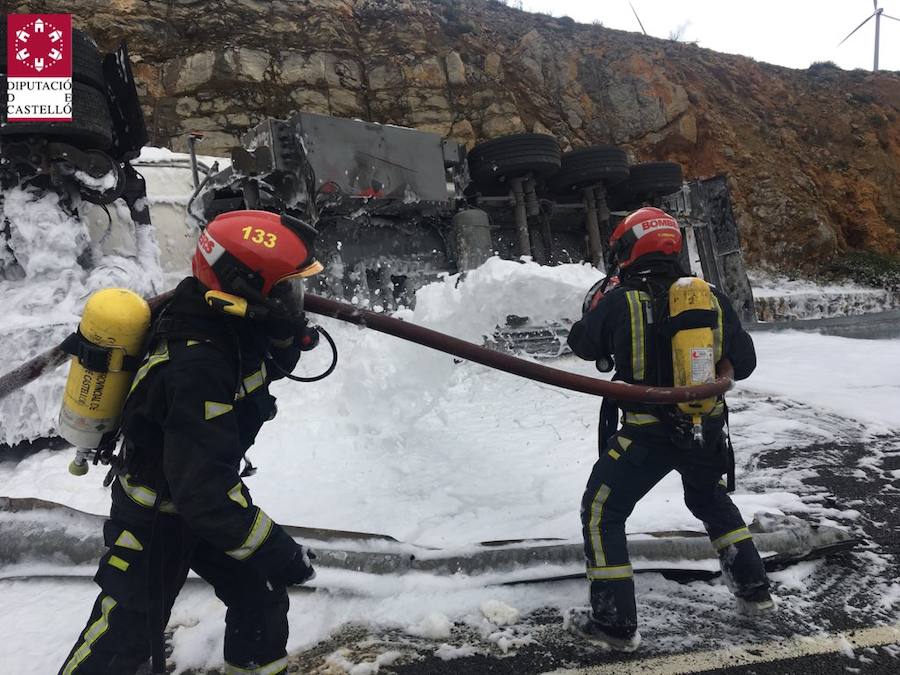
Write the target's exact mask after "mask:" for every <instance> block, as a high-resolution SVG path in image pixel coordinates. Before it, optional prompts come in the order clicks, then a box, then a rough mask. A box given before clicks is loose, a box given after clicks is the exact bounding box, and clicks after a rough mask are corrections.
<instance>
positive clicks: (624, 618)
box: [581, 416, 769, 630]
mask: <svg viewBox="0 0 900 675" xmlns="http://www.w3.org/2000/svg"><path fill="white" fill-rule="evenodd" d="M626 419H627V416H626ZM724 445H725V444H724V437H723V434H722V432H721V431H719V430H716V432H715V434H712V437H711V438H707V441H706V442H705V443H704V447H703V448H700V447H694V448H690V449H681V448H679V447H678V446H676V445H675V443H674V442H673V441H672V440H671V435H670V432H669V429H668V427H667V426H666V425H664V424H662V423H656V424H652V423H651V424H648V425H646V426H638V425H631V424H628V423H627V421H626V424H625V425H624V426H623V427H622V428H621V429H620V430H619V431H618V432H617V433H616V434H615V435H614V436H613V437H612V438H611V439H610V442H609V445H608V447H607V448H606V449H605V450H603V451H602V453H601V456H600V458H599V459H598V460H597V462H596V464H594V468H593V470H592V471H591V476H590V478H589V480H588V483H587V488H586V489H585V492H584V497H583V498H582V501H581V524H582V534H583V536H584V552H585V557H586V561H587V578H588V580H589V581H590V601H591V609H592V612H593V615H594V619H595V620H596V621H597V622H598V623H599V624H601V625H603V626H607V627H611V628H620V629H624V630H629V629H633V628H636V627H637V608H636V605H635V599H634V573H633V571H632V568H631V563H630V560H629V557H628V547H627V545H626V541H625V521H626V519H627V518H628V516H629V515H631V512H632V510H633V509H634V507H635V504H637V502H638V501H639V500H640V499H641V498H642V497H643V496H644V495H645V494H647V492H649V491H650V489H651V488H652V487H653V486H654V485H656V484H657V483H658V482H659V481H660V480H662V479H663V477H665V476H666V474H668V473H669V472H670V471H672V470H676V471H678V472H679V473H680V474H681V480H682V483H683V485H684V502H685V504H686V505H687V507H688V508H689V509H690V511H691V513H693V514H694V516H696V517H697V518H698V519H699V520H700V521H702V522H703V525H704V526H705V528H706V531H707V533H708V534H709V538H710V540H711V541H712V545H713V547H714V548H715V549H716V551H718V555H719V560H720V563H721V566H722V572H723V575H724V577H725V580H726V583H728V585H729V587H730V588H731V590H732V592H733V593H734V594H735V595H737V596H739V597H743V596H747V595H750V594H752V593H753V592H754V591H756V590H758V589H759V588H768V585H769V581H768V578H767V577H766V572H765V568H764V567H763V564H762V560H761V559H760V557H759V553H757V551H756V547H755V546H754V544H753V540H752V538H751V535H750V531H749V530H748V529H747V527H746V525H745V524H744V521H743V519H742V518H741V514H740V512H739V511H738V509H737V507H736V506H735V505H734V503H733V502H732V501H731V499H730V498H729V497H728V494H727V493H726V491H725V481H724V480H722V476H723V474H724V473H725V472H726V471H727V469H728V456H727V452H726V451H725V447H724Z"/></svg>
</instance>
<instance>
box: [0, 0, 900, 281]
mask: <svg viewBox="0 0 900 675" xmlns="http://www.w3.org/2000/svg"><path fill="white" fill-rule="evenodd" d="M0 8H2V9H3V10H5V11H6V12H10V13H11V12H24V11H36V12H43V11H59V9H60V5H59V3H57V2H40V1H35V2H16V1H15V0H0ZM65 10H66V11H70V12H72V13H73V14H74V15H75V25H76V26H78V27H80V28H83V29H85V30H87V31H88V32H90V33H91V34H92V35H93V36H94V38H95V39H96V40H97V41H98V43H100V45H101V47H103V48H105V49H110V48H112V47H113V46H115V45H117V44H118V43H119V41H121V40H123V39H125V40H127V41H128V43H129V46H130V50H131V53H132V57H133V60H134V62H135V73H136V76H137V78H138V79H139V80H140V90H141V94H142V96H143V101H144V103H145V109H146V116H147V121H148V126H149V128H150V130H151V137H152V142H153V143H155V144H159V145H165V146H169V147H171V148H173V149H184V148H185V146H186V137H185V134H186V132H188V131H190V130H202V131H205V132H206V133H207V140H206V141H205V142H204V145H203V146H202V147H203V152H205V153H215V152H224V151H225V150H226V148H227V147H229V146H231V145H233V144H235V143H236V138H237V136H238V135H239V134H240V133H241V132H242V131H244V130H245V129H246V128H247V127H248V126H250V125H252V124H254V123H255V122H257V121H259V120H261V119H262V118H264V117H266V116H286V115H287V114H288V113H289V112H290V111H292V110H297V109H302V110H305V111H309V112H320V113H328V114H332V115H338V116H344V117H360V118H363V119H367V120H372V121H376V122H389V123H392V124H399V125H404V126H412V127H417V128H420V129H425V130H429V131H434V132H437V133H439V134H442V135H447V136H451V137H454V138H456V139H458V140H460V141H462V142H465V143H467V144H468V145H470V146H471V145H473V144H474V143H476V142H478V141H480V140H484V139H487V138H491V137H494V136H498V135H501V134H507V133H515V132H522V131H535V132H543V133H552V134H554V135H555V136H557V137H558V138H559V139H560V141H561V142H562V144H563V147H564V149H566V148H568V147H580V146H584V145H589V144H591V143H598V142H602V143H609V142H611V143H616V144H618V145H621V146H622V147H624V148H625V149H627V150H628V151H629V153H630V154H631V156H632V159H633V161H635V162H638V161H647V160H652V159H669V160H674V161H678V162H680V163H681V164H682V165H683V166H684V169H685V174H686V175H687V176H688V177H692V178H693V177H702V176H709V175H713V174H717V173H726V174H728V175H729V177H730V180H731V187H732V194H733V197H734V201H735V208H736V215H737V217H738V221H739V223H740V226H741V230H742V233H743V237H744V244H745V250H746V252H747V254H748V257H749V258H750V260H751V261H755V262H770V263H786V264H794V263H798V262H800V263H805V262H810V261H812V262H816V261H822V260H825V259H827V258H829V257H830V256H832V255H834V254H837V253H840V252H842V251H846V250H848V249H867V250H871V251H875V252H881V253H888V254H897V253H900V118H898V115H900V76H898V75H897V74H894V73H879V74H877V75H873V74H870V73H867V72H864V71H854V72H845V71H841V70H839V69H837V68H836V67H834V66H831V65H828V64H821V65H818V66H815V67H812V68H810V69H808V70H790V69H786V68H781V67H776V66H770V65H766V64H762V63H757V62H755V61H753V60H751V59H748V58H743V57H737V56H728V55H723V54H718V53H715V52H712V51H709V50H705V49H701V48H699V47H696V46H693V45H687V44H680V43H676V42H671V41H666V40H659V39H654V38H649V37H644V36H641V35H637V34H632V33H623V32H619V31H613V30H608V29H604V28H602V27H599V26H587V25H581V24H576V23H575V22H574V21H572V20H571V19H569V18H567V17H563V18H551V17H548V16H543V15H536V14H527V13H523V12H521V11H517V10H514V9H511V8H508V7H506V6H505V5H503V4H501V3H499V2H494V1H493V0H415V1H412V0H272V1H269V0H216V1H213V0H209V1H202V0H194V1H191V0H69V2H67V3H66V7H65Z"/></svg>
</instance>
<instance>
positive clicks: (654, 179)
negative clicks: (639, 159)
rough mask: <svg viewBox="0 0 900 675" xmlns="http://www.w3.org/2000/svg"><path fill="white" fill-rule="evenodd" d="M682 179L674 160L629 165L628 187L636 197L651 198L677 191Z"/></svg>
mask: <svg viewBox="0 0 900 675" xmlns="http://www.w3.org/2000/svg"><path fill="white" fill-rule="evenodd" d="M683 180H684V175H683V174H682V172H681V165H680V164H677V163H676V162H645V163H644V164H635V165H634V166H632V167H631V172H630V174H629V176H628V187H629V188H630V189H631V191H632V192H633V193H634V194H635V195H637V196H638V197H643V198H645V199H653V198H655V197H662V196H664V195H670V194H672V193H673V192H678V191H679V190H680V189H681V183H682V182H683Z"/></svg>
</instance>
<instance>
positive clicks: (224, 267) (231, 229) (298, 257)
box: [191, 210, 322, 297]
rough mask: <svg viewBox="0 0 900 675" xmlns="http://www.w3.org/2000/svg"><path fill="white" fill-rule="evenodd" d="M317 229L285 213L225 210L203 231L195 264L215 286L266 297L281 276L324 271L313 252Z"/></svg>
mask: <svg viewBox="0 0 900 675" xmlns="http://www.w3.org/2000/svg"><path fill="white" fill-rule="evenodd" d="M317 234H318V232H317V231H316V229H315V228H314V227H312V226H310V225H307V224H306V223H304V222H303V221H301V220H298V219H297V218H294V217H293V216H289V215H287V214H281V215H279V214H277V213H271V212H269V211H251V210H245V211H230V212H228V213H223V214H221V215H219V216H216V217H215V218H214V219H213V220H212V221H210V223H209V224H208V225H207V226H206V228H205V229H204V230H203V232H201V233H200V237H199V238H198V240H197V249H196V251H195V252H194V257H193V258H192V259H191V270H192V271H193V274H194V276H195V277H196V278H197V279H199V280H200V282H201V283H203V284H204V285H206V286H207V287H209V288H210V289H212V290H214V291H225V292H226V293H233V294H235V295H241V296H244V295H246V294H248V293H257V294H259V295H262V296H263V297H268V295H269V293H270V291H271V290H272V288H273V287H274V286H275V284H277V283H278V282H280V281H284V280H286V279H294V278H298V277H300V278H305V277H309V276H312V275H313V274H317V273H319V272H321V271H322V265H321V264H320V263H319V262H318V261H317V260H316V258H315V254H314V252H313V244H314V242H315V238H316V235H317Z"/></svg>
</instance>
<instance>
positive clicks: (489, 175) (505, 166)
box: [469, 134, 562, 188]
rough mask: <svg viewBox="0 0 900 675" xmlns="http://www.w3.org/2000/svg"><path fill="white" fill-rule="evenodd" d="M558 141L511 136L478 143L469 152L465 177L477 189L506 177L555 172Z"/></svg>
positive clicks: (536, 135) (532, 136)
mask: <svg viewBox="0 0 900 675" xmlns="http://www.w3.org/2000/svg"><path fill="white" fill-rule="evenodd" d="M561 154H562V152H561V151H560V149H559V142H558V141H557V140H556V139H555V138H553V136H548V135H546V134H513V135H511V136H501V137H500V138H494V139H492V140H490V141H485V142H484V143H480V144H479V145H476V146H475V148H473V150H472V152H470V153H469V175H470V176H471V177H472V180H473V182H474V183H476V185H478V186H479V187H485V188H490V187H496V186H497V184H498V183H502V182H503V181H504V180H506V179H507V178H516V177H519V176H524V175H526V174H529V173H531V174H534V175H535V176H537V177H539V178H546V177H547V176H550V175H552V174H554V173H556V172H557V171H558V170H559V163H560V156H561Z"/></svg>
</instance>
